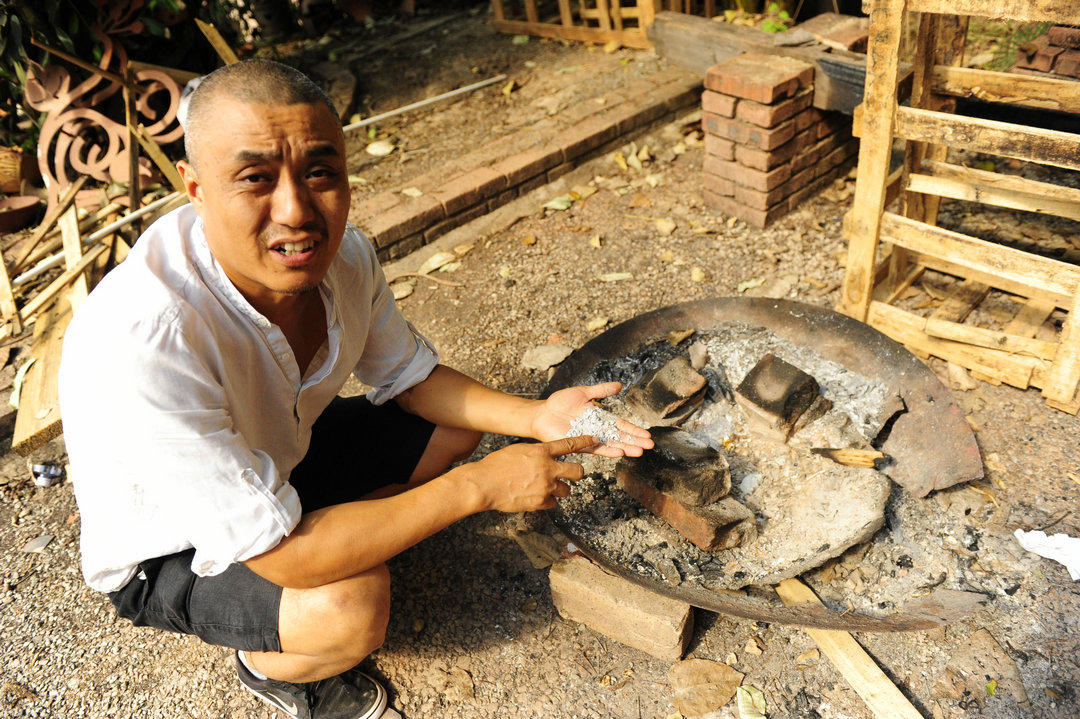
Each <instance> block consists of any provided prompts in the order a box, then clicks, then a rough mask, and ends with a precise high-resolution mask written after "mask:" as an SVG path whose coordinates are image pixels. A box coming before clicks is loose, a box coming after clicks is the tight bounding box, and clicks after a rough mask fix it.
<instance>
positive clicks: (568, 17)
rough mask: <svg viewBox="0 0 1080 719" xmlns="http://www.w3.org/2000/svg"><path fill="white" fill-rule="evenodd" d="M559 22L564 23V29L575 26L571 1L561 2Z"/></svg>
mask: <svg viewBox="0 0 1080 719" xmlns="http://www.w3.org/2000/svg"><path fill="white" fill-rule="evenodd" d="M495 19H496V20H502V18H501V17H497V16H496V18H495ZM559 20H560V21H561V22H562V24H563V27H573V26H574V15H573V12H572V11H571V9H570V0H559Z"/></svg>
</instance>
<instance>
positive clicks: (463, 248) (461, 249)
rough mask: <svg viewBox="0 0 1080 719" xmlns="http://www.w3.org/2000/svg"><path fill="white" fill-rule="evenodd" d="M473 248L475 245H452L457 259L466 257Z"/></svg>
mask: <svg viewBox="0 0 1080 719" xmlns="http://www.w3.org/2000/svg"><path fill="white" fill-rule="evenodd" d="M474 247H476V245H474V244H472V243H465V244H461V245H454V254H455V255H457V256H458V257H464V256H465V255H467V254H468V253H469V250H471V249H472V248H474Z"/></svg>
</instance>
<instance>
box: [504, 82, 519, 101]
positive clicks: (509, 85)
mask: <svg viewBox="0 0 1080 719" xmlns="http://www.w3.org/2000/svg"><path fill="white" fill-rule="evenodd" d="M516 87H517V82H515V81H514V80H511V81H510V82H508V83H506V84H505V85H503V88H502V94H504V95H506V96H507V97H510V93H512V92H513V91H514V89H515V88H516Z"/></svg>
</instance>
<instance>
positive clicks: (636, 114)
mask: <svg viewBox="0 0 1080 719" xmlns="http://www.w3.org/2000/svg"><path fill="white" fill-rule="evenodd" d="M667 111H668V109H667V106H666V105H665V104H664V103H663V102H658V101H656V100H654V99H653V98H652V96H651V95H650V94H649V93H645V94H643V95H636V96H632V97H629V98H627V100H626V102H624V103H622V104H621V105H619V106H618V107H613V108H610V109H609V110H607V111H606V112H605V113H604V115H603V116H604V117H608V116H610V117H611V120H610V122H611V123H612V124H616V125H617V127H618V134H620V135H623V134H626V133H628V132H630V131H631V130H633V129H635V128H638V127H641V126H642V125H647V124H649V123H650V122H652V121H653V120H655V119H657V118H659V117H663V116H664V115H665V114H666V113H667Z"/></svg>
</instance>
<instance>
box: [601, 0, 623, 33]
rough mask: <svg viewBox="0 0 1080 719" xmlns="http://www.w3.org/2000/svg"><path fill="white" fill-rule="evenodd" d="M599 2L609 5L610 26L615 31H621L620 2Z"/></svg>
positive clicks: (606, 0) (604, 0)
mask: <svg viewBox="0 0 1080 719" xmlns="http://www.w3.org/2000/svg"><path fill="white" fill-rule="evenodd" d="M600 2H604V3H611V4H610V7H611V24H612V25H613V26H614V27H615V29H616V30H622V29H623V22H622V21H623V14H622V0H600Z"/></svg>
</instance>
